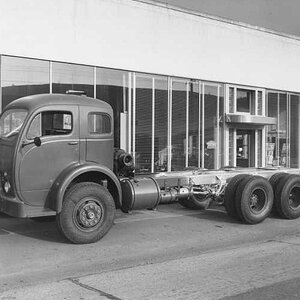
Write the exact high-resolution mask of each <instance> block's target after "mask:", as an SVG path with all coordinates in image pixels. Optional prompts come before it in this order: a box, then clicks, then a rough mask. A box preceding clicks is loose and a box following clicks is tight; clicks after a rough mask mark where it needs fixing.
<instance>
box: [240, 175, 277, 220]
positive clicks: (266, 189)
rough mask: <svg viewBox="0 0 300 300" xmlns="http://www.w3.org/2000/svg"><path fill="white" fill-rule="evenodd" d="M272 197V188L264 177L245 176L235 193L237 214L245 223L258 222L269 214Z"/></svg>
mask: <svg viewBox="0 0 300 300" xmlns="http://www.w3.org/2000/svg"><path fill="white" fill-rule="evenodd" d="M273 199H274V193H273V189H272V186H271V184H270V183H269V181H268V180H267V179H266V178H264V177H261V176H250V177H247V178H245V179H244V180H242V181H241V182H240V183H239V185H238V187H237V190H236V194H235V205H236V210H237V213H238V216H239V217H240V218H241V220H242V221H243V222H244V223H247V224H257V223H260V222H262V221H263V220H265V219H266V218H267V217H268V216H269V214H270V212H271V210H272V206H273Z"/></svg>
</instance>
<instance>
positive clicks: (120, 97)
mask: <svg viewBox="0 0 300 300" xmlns="http://www.w3.org/2000/svg"><path fill="white" fill-rule="evenodd" d="M128 77H129V73H128V72H124V71H118V70H111V69H104V68H97V76H96V78H97V85H96V98H97V99H101V100H103V101H105V102H107V103H109V104H110V105H111V106H112V108H113V113H114V140H115V143H114V144H115V147H118V148H120V144H121V143H120V140H121V136H120V135H121V134H120V129H121V127H122V126H124V127H125V125H124V124H121V117H120V116H121V114H122V113H125V112H127V98H128V81H129V79H128ZM125 119H126V118H125Z"/></svg>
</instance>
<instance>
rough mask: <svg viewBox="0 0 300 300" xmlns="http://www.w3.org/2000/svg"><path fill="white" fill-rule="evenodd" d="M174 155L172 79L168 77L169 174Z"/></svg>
mask: <svg viewBox="0 0 300 300" xmlns="http://www.w3.org/2000/svg"><path fill="white" fill-rule="evenodd" d="M171 155H172V79H171V78H170V77H168V166H167V170H168V172H170V171H171Z"/></svg>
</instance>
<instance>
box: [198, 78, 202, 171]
mask: <svg viewBox="0 0 300 300" xmlns="http://www.w3.org/2000/svg"><path fill="white" fill-rule="evenodd" d="M201 87H202V84H201V82H200V81H199V82H198V91H199V93H198V102H199V107H198V168H201V161H202V160H201V122H202V118H201V104H202V101H201V96H202V90H201Z"/></svg>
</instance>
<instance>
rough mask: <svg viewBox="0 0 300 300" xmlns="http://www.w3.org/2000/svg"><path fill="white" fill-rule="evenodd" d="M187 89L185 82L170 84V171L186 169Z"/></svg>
mask: <svg viewBox="0 0 300 300" xmlns="http://www.w3.org/2000/svg"><path fill="white" fill-rule="evenodd" d="M187 88H188V85H187V82H186V81H173V82H172V146H171V151H172V157H171V170H172V171H181V170H183V169H184V168H185V167H186V161H185V159H186V142H187V141H186V103H187Z"/></svg>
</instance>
